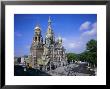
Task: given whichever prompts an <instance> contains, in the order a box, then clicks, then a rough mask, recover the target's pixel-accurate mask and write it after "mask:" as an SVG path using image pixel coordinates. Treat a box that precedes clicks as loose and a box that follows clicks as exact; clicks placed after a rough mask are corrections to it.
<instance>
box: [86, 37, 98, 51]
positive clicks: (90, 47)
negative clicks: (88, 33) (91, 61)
mask: <svg viewBox="0 0 110 89" xmlns="http://www.w3.org/2000/svg"><path fill="white" fill-rule="evenodd" d="M87 50H88V51H90V52H96V51H97V41H96V40H93V39H92V40H90V41H89V42H88V43H87Z"/></svg>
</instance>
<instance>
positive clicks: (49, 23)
mask: <svg viewBox="0 0 110 89" xmlns="http://www.w3.org/2000/svg"><path fill="white" fill-rule="evenodd" d="M48 25H51V18H50V16H49V19H48Z"/></svg>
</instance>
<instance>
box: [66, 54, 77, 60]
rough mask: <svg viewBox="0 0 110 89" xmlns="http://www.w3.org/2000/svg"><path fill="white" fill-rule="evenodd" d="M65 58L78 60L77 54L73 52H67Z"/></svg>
mask: <svg viewBox="0 0 110 89" xmlns="http://www.w3.org/2000/svg"><path fill="white" fill-rule="evenodd" d="M67 58H68V60H70V61H72V60H73V61H76V60H78V55H77V54H75V53H68V54H67Z"/></svg>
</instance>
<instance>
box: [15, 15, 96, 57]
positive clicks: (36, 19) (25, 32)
mask: <svg viewBox="0 0 110 89" xmlns="http://www.w3.org/2000/svg"><path fill="white" fill-rule="evenodd" d="M49 16H50V17H51V21H52V29H53V31H54V33H55V37H56V39H57V38H58V36H59V35H60V36H61V37H62V39H63V46H64V47H65V49H66V52H74V53H81V52H83V51H84V50H85V48H86V43H87V42H88V41H89V40H90V39H97V15H96V14H15V15H14V55H15V56H23V55H28V54H29V52H30V46H31V43H32V38H33V35H34V28H35V26H36V25H37V24H39V26H40V28H41V33H42V36H43V38H45V33H46V31H47V26H48V18H49Z"/></svg>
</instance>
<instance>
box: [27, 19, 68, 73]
mask: <svg viewBox="0 0 110 89" xmlns="http://www.w3.org/2000/svg"><path fill="white" fill-rule="evenodd" d="M51 23H52V22H51V19H50V17H49V19H48V26H47V32H46V36H45V38H44V39H43V37H42V34H41V28H40V27H39V25H37V26H36V27H35V28H34V36H33V40H32V44H31V47H30V55H29V66H31V67H32V68H35V69H40V70H44V71H48V70H52V69H55V68H57V67H61V66H65V65H67V56H66V53H65V51H66V49H65V48H64V46H63V44H62V41H63V40H62V38H61V37H60V36H59V37H58V39H55V34H54V32H53V29H52V26H51Z"/></svg>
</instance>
